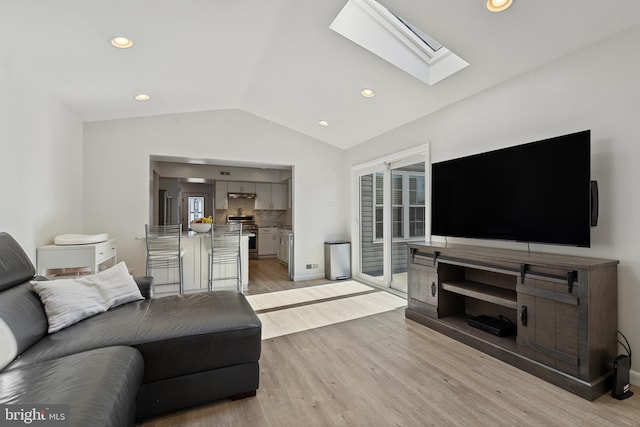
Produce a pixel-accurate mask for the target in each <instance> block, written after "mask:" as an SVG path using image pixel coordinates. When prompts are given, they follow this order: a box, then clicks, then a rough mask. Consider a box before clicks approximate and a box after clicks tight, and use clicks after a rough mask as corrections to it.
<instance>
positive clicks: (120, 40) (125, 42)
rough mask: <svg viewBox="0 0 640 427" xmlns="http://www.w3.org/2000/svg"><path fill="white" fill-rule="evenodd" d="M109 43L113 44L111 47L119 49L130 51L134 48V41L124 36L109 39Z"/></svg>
mask: <svg viewBox="0 0 640 427" xmlns="http://www.w3.org/2000/svg"><path fill="white" fill-rule="evenodd" d="M109 43H111V46H113V47H117V48H118V49H129V48H130V47H131V46H133V40H131V39H130V38H128V37H124V36H118V37H113V38H111V39H109Z"/></svg>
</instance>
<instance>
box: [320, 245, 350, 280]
mask: <svg viewBox="0 0 640 427" xmlns="http://www.w3.org/2000/svg"><path fill="white" fill-rule="evenodd" d="M324 275H325V277H326V278H327V279H329V280H344V279H349V278H350V277H351V242H324Z"/></svg>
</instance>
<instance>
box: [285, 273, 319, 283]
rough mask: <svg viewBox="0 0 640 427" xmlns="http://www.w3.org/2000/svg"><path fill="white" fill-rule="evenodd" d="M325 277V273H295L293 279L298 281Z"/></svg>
mask: <svg viewBox="0 0 640 427" xmlns="http://www.w3.org/2000/svg"><path fill="white" fill-rule="evenodd" d="M323 277H324V273H309V274H295V275H294V276H293V281H294V282H298V281H300V280H315V279H322V278H323Z"/></svg>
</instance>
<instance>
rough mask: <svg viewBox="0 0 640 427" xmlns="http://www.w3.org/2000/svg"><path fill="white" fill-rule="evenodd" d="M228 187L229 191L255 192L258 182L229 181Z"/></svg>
mask: <svg viewBox="0 0 640 427" xmlns="http://www.w3.org/2000/svg"><path fill="white" fill-rule="evenodd" d="M227 188H228V192H229V193H255V192H256V183H255V182H239V181H228V183H227Z"/></svg>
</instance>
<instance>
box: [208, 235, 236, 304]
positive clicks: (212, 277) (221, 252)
mask: <svg viewBox="0 0 640 427" xmlns="http://www.w3.org/2000/svg"><path fill="white" fill-rule="evenodd" d="M210 235H211V247H210V248H209V251H208V252H209V271H208V284H209V290H210V291H212V290H213V288H214V286H213V285H214V282H215V281H228V280H235V281H236V286H237V290H238V292H242V266H241V261H240V239H241V237H242V224H213V226H212V227H211V232H210ZM234 265H235V267H234ZM216 271H217V272H218V275H217V276H216V274H215V273H216Z"/></svg>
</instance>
